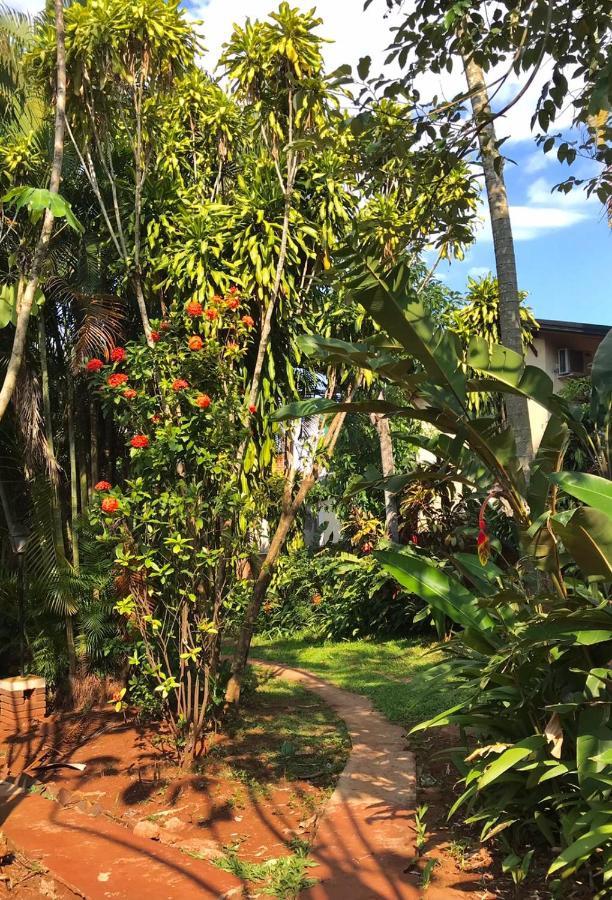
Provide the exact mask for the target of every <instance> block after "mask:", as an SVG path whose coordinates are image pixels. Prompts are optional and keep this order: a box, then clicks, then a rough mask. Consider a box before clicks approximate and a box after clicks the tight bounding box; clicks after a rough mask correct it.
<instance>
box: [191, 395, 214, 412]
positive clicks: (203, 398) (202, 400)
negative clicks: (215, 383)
mask: <svg viewBox="0 0 612 900" xmlns="http://www.w3.org/2000/svg"><path fill="white" fill-rule="evenodd" d="M211 403H212V401H211V399H210V397H209V396H208V394H198V396H197V397H196V398H195V405H196V406H199V408H200V409H208V407H209V406H210V404H211Z"/></svg>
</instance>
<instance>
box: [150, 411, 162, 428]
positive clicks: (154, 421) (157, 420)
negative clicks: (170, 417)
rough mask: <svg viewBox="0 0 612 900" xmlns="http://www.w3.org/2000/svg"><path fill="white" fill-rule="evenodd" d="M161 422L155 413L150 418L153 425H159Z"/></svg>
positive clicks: (160, 418)
mask: <svg viewBox="0 0 612 900" xmlns="http://www.w3.org/2000/svg"><path fill="white" fill-rule="evenodd" d="M161 420H162V417H161V416H158V415H157V413H155V415H154V416H151V421H152V422H153V424H154V425H159V423H160V422H161Z"/></svg>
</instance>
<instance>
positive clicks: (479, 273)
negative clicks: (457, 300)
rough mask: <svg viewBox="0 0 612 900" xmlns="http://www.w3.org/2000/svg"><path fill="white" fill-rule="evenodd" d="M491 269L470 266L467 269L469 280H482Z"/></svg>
mask: <svg viewBox="0 0 612 900" xmlns="http://www.w3.org/2000/svg"><path fill="white" fill-rule="evenodd" d="M490 271H491V269H490V268H489V267H488V266H472V267H471V268H469V269H468V271H467V273H468V275H469V276H470V278H483V277H484V276H485V275H488V274H489V272H490Z"/></svg>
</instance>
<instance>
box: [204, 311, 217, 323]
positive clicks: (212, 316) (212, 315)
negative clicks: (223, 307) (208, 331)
mask: <svg viewBox="0 0 612 900" xmlns="http://www.w3.org/2000/svg"><path fill="white" fill-rule="evenodd" d="M204 315H205V316H206V318H207V319H208V321H209V322H214V321H215V319H218V318H219V310H218V309H207V310H206V312H205V313H204Z"/></svg>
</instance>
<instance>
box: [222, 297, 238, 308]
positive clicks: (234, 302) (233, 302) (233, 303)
mask: <svg viewBox="0 0 612 900" xmlns="http://www.w3.org/2000/svg"><path fill="white" fill-rule="evenodd" d="M225 305H226V306H227V308H228V309H238V307H239V306H240V300H239V299H238V297H230V298H229V300H228V301H227V302H226V304H225Z"/></svg>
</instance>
